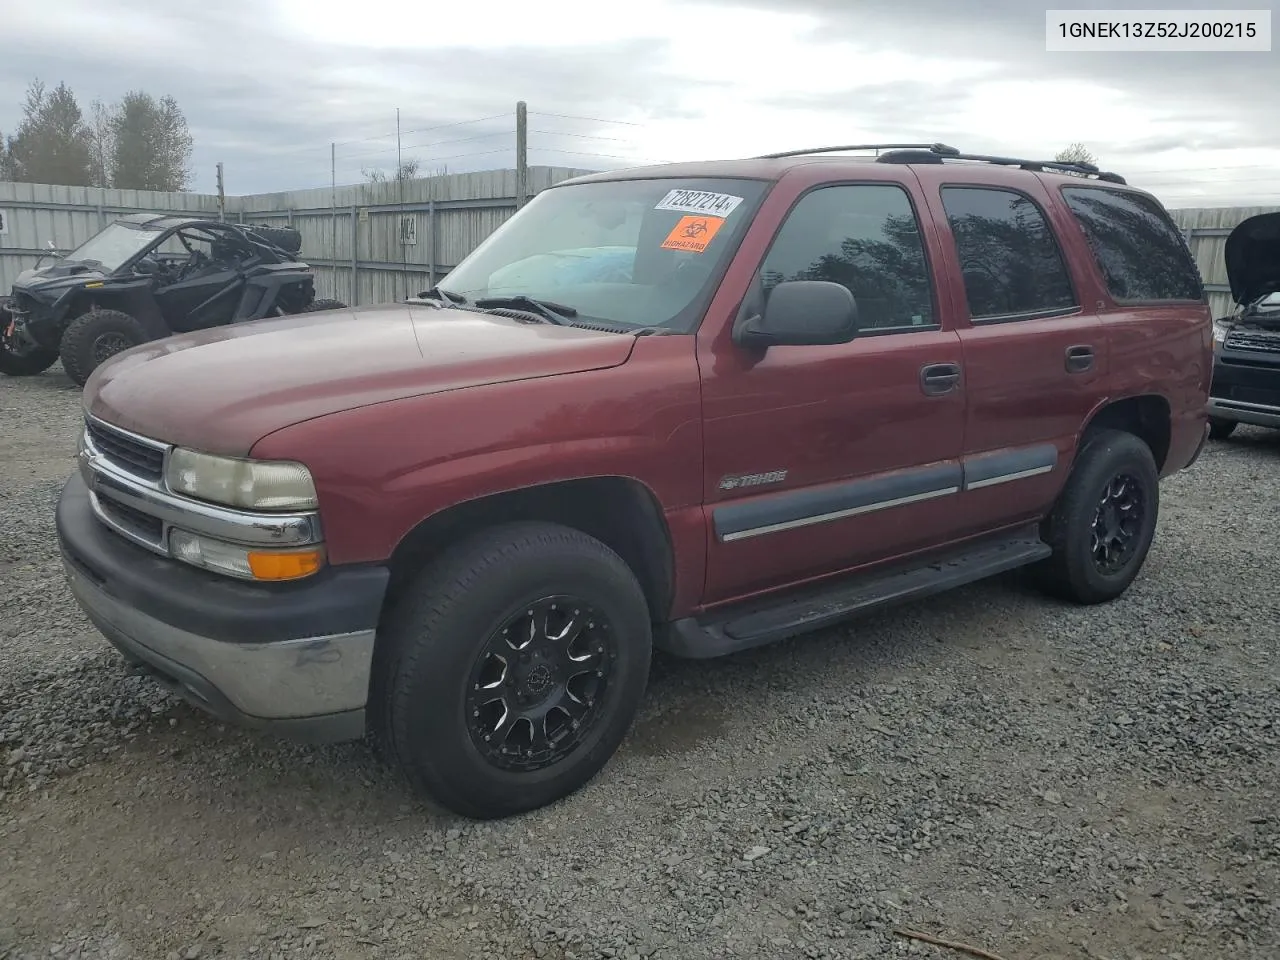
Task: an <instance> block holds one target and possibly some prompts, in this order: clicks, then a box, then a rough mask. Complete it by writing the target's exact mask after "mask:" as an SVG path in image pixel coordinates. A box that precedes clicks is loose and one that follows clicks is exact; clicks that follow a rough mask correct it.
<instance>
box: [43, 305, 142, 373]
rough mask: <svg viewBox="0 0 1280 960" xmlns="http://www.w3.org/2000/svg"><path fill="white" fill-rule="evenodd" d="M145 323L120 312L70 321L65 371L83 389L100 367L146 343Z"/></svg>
mask: <svg viewBox="0 0 1280 960" xmlns="http://www.w3.org/2000/svg"><path fill="white" fill-rule="evenodd" d="M147 339H148V338H147V331H146V330H145V329H144V328H143V326H142V324H141V323H139V322H138V321H137V320H135V319H134V318H133V317H131V316H129V314H127V313H122V312H121V311H119V310H92V311H90V312H89V313H82V314H81V315H80V316H78V317H76V318H75V319H74V320H72V321H71V324H70V326H68V327H67V329H66V331H65V332H64V333H63V334H62V344H61V347H60V349H59V353H60V354H61V356H62V369H64V370H65V371H66V372H67V376H68V377H70V378H71V380H72V382H73V383H75V384H76V386H79V387H83V386H84V385H85V382H86V381H87V380H88V379H89V375H90V374H91V373H93V371H94V370H95V369H96V368H97V367H98V366H99V364H101V363H103V362H105V361H106V360H109V359H111V357H113V356H115V355H116V354H117V353H121V352H123V351H125V350H128V349H130V348H131V347H136V346H137V345H138V344H140V343H146V342H147Z"/></svg>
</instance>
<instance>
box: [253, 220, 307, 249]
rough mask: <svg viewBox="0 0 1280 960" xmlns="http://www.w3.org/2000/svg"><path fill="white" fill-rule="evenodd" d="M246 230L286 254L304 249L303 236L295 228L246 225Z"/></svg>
mask: <svg viewBox="0 0 1280 960" xmlns="http://www.w3.org/2000/svg"><path fill="white" fill-rule="evenodd" d="M245 229H246V230H247V231H249V232H250V233H252V234H253V235H254V236H256V237H258V238H259V239H261V240H265V241H266V242H267V243H269V244H271V245H272V246H275V247H279V248H280V249H281V250H283V251H284V252H285V253H297V252H298V251H299V250H301V249H302V234H301V233H299V232H298V231H297V230H295V229H294V228H293V227H268V226H265V225H262V226H254V225H246V226H245Z"/></svg>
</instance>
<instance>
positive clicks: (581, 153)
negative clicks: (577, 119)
mask: <svg viewBox="0 0 1280 960" xmlns="http://www.w3.org/2000/svg"><path fill="white" fill-rule="evenodd" d="M529 149H530V150H537V151H539V152H541V153H564V154H568V155H569V156H572V157H600V158H601V159H602V160H629V161H631V162H633V163H675V162H676V161H674V160H655V159H653V158H652V157H633V156H624V155H622V154H617V153H588V152H587V151H585V150H560V149H558V148H556V147H530V148H529Z"/></svg>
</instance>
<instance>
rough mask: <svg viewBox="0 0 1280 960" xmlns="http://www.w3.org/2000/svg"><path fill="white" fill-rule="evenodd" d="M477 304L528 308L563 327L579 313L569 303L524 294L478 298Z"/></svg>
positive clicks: (486, 307)
mask: <svg viewBox="0 0 1280 960" xmlns="http://www.w3.org/2000/svg"><path fill="white" fill-rule="evenodd" d="M475 305H476V306H477V307H479V308H480V309H481V310H488V309H490V308H495V307H497V308H501V307H511V308H513V309H516V310H527V311H529V312H530V313H536V314H537V315H538V316H540V317H542V318H543V319H544V320H546V321H547V322H548V323H554V324H556V325H557V326H561V327H564V326H572V324H571V323H570V318H571V317H576V316H577V315H578V311H577V309H575V308H574V307H570V306H568V305H567V304H563V303H556V302H555V301H554V300H535V299H534V298H533V297H526V296H524V295H523V294H520V295H517V296H514V297H484V298H483V299H481V300H477V301H476V302H475Z"/></svg>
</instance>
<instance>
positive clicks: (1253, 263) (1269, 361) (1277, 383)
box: [1208, 213, 1280, 440]
mask: <svg viewBox="0 0 1280 960" xmlns="http://www.w3.org/2000/svg"><path fill="white" fill-rule="evenodd" d="M1224 253H1225V258H1226V266H1227V279H1228V280H1229V281H1230V284H1231V296H1232V299H1233V300H1235V302H1236V309H1235V311H1234V312H1233V313H1232V314H1231V315H1230V316H1228V317H1221V318H1219V319H1217V320H1214V321H1213V380H1212V383H1211V384H1210V387H1209V411H1208V412H1209V428H1210V433H1209V435H1210V436H1211V437H1213V438H1214V439H1218V440H1222V439H1226V438H1227V437H1229V436H1230V435H1231V434H1232V433H1233V432H1234V431H1235V429H1236V427H1237V425H1239V424H1241V423H1247V424H1251V425H1253V426H1258V427H1271V428H1272V429H1277V430H1280V213H1263V214H1259V215H1257V216H1254V217H1250V218H1249V219H1247V220H1245V221H1243V222H1242V223H1240V224H1239V225H1238V226H1237V227H1236V228H1235V229H1234V230H1232V231H1231V234H1230V236H1228V237H1227V242H1226V247H1225V250H1224Z"/></svg>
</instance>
